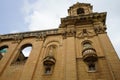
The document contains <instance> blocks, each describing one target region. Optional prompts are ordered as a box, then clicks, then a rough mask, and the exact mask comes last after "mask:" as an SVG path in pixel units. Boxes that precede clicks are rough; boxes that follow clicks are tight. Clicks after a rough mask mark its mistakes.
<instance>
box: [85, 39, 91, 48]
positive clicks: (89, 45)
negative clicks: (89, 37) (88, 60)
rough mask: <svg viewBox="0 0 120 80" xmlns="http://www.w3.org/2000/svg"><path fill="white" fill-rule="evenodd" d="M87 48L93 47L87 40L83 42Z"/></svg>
mask: <svg viewBox="0 0 120 80" xmlns="http://www.w3.org/2000/svg"><path fill="white" fill-rule="evenodd" d="M87 48H92V45H91V43H90V42H88V41H86V42H84V43H83V49H87Z"/></svg>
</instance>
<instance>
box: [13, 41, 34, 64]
mask: <svg viewBox="0 0 120 80" xmlns="http://www.w3.org/2000/svg"><path fill="white" fill-rule="evenodd" d="M27 47H31V50H30V51H28V52H26V54H27V55H28V56H26V54H25V53H24V52H23V50H24V49H25V48H27ZM32 47H33V45H32V44H31V43H25V44H23V45H22V46H21V47H20V49H19V51H18V52H17V56H16V57H15V59H14V61H13V62H12V64H24V63H25V62H26V61H27V59H28V57H29V55H30V53H31V51H32Z"/></svg>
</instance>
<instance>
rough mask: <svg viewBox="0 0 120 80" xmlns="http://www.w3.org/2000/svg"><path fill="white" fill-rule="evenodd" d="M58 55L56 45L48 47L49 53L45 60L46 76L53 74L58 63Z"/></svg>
mask: <svg viewBox="0 0 120 80" xmlns="http://www.w3.org/2000/svg"><path fill="white" fill-rule="evenodd" d="M56 53H57V46H56V45H50V46H48V47H47V53H46V56H45V58H44V59H43V65H44V73H45V74H52V72H53V68H54V65H55V62H56V59H55V55H56Z"/></svg>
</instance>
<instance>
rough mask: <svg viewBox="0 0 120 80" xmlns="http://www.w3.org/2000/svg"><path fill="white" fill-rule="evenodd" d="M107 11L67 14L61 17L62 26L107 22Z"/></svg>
mask: <svg viewBox="0 0 120 80" xmlns="http://www.w3.org/2000/svg"><path fill="white" fill-rule="evenodd" d="M105 21H106V12H103V13H91V14H83V15H82V14H81V15H79V16H67V17H65V18H61V24H60V28H63V27H66V26H67V25H84V24H90V23H94V22H102V23H103V24H105Z"/></svg>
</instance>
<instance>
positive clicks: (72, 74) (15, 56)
mask: <svg viewBox="0 0 120 80" xmlns="http://www.w3.org/2000/svg"><path fill="white" fill-rule="evenodd" d="M92 8H93V7H92V5H90V4H88V3H79V2H78V3H76V4H74V5H72V6H71V7H70V8H69V9H68V16H67V17H65V18H61V24H60V26H59V28H57V29H50V30H42V31H32V32H22V33H13V34H4V35H0V80H120V60H119V58H118V56H117V54H116V52H115V50H114V48H113V46H112V44H111V42H110V39H109V38H108V35H107V32H106V29H107V28H106V24H105V21H106V12H102V13H97V12H93V11H92ZM28 47H31V50H30V52H29V55H27V56H26V55H25V53H24V49H26V48H28Z"/></svg>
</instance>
